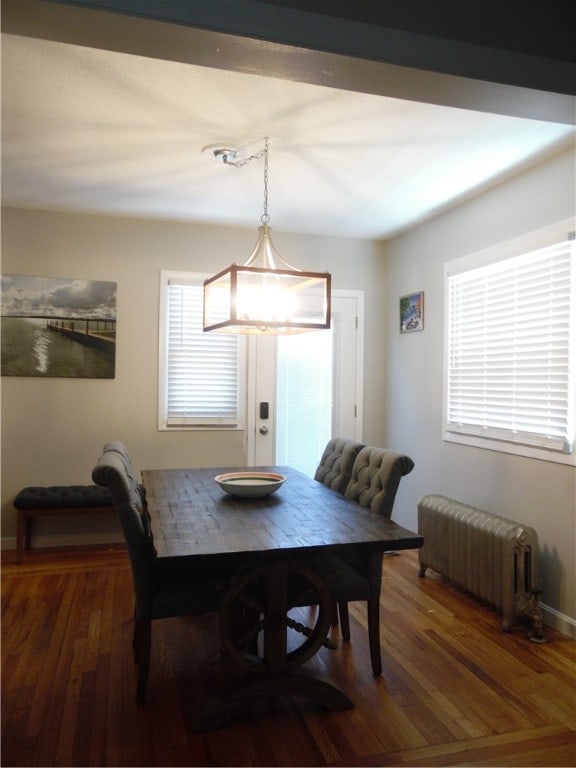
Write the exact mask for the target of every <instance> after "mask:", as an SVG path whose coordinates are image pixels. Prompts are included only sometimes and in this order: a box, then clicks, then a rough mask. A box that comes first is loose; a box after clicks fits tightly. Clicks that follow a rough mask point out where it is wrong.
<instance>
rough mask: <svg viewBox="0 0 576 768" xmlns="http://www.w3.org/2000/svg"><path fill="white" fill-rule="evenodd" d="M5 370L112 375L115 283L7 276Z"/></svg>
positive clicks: (3, 336) (4, 287) (3, 309)
mask: <svg viewBox="0 0 576 768" xmlns="http://www.w3.org/2000/svg"><path fill="white" fill-rule="evenodd" d="M0 323H1V339H2V360H1V368H2V376H61V377H73V378H78V377H80V378H94V379H113V378H114V375H115V368H116V283H111V282H104V281H100V280H74V279H72V278H54V277H29V276H26V275H3V276H2V306H1V312H0Z"/></svg>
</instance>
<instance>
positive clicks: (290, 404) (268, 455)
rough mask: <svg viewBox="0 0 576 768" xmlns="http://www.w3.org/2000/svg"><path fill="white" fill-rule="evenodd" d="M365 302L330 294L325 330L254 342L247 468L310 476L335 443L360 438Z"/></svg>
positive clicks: (349, 294) (353, 295) (357, 295)
mask: <svg viewBox="0 0 576 768" xmlns="http://www.w3.org/2000/svg"><path fill="white" fill-rule="evenodd" d="M363 298H364V297H363V293H362V292H361V291H333V293H332V322H331V328H330V330H328V331H316V332H313V333H304V334H295V335H293V336H278V337H275V336H254V337H251V338H250V339H249V371H250V373H249V382H248V392H249V393H250V394H249V398H248V424H247V457H248V464H250V465H253V466H262V465H269V464H288V465H290V466H293V467H296V468H297V469H300V470H301V471H303V472H306V473H307V474H310V475H312V474H313V473H314V470H315V468H316V466H317V464H318V460H319V459H320V456H321V454H322V451H323V450H324V446H325V445H326V442H327V441H328V439H329V438H330V437H332V436H339V437H350V438H354V439H357V440H361V438H362V388H363V378H362V377H363V315H364V304H363Z"/></svg>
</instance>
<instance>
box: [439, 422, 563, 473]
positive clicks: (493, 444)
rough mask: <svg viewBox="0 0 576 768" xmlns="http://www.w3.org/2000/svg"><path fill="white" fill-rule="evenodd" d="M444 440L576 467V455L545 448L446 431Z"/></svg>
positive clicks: (443, 436) (443, 435)
mask: <svg viewBox="0 0 576 768" xmlns="http://www.w3.org/2000/svg"><path fill="white" fill-rule="evenodd" d="M442 439H443V440H444V441H445V442H447V443H458V444H460V445H468V446H472V447H474V448H484V449H485V450H488V451H497V452H498V453H511V454H514V455H516V456H525V457H526V458H530V459H537V460H538V461H551V462H553V463H554V464H566V465H568V466H571V467H574V466H576V453H575V452H574V451H572V453H560V452H556V451H547V450H544V449H543V448H534V447H532V446H529V445H518V444H516V443H506V442H504V441H502V440H491V439H489V438H486V437H478V436H477V435H462V434H459V433H457V432H448V431H444V433H443V434H442Z"/></svg>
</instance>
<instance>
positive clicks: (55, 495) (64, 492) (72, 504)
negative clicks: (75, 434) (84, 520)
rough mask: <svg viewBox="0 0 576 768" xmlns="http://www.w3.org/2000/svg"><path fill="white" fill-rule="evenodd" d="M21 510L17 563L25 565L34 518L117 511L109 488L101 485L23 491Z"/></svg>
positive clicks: (17, 500)
mask: <svg viewBox="0 0 576 768" xmlns="http://www.w3.org/2000/svg"><path fill="white" fill-rule="evenodd" d="M14 507H15V508H16V510H17V523H18V524H17V532H16V562H18V563H20V562H22V553H23V551H24V549H29V548H30V533H31V531H30V524H31V520H32V518H33V517H40V516H43V515H67V514H81V513H86V512H114V511H115V509H114V505H113V502H112V497H111V496H110V494H109V492H108V489H107V488H101V487H100V486H98V485H53V486H29V487H27V488H23V489H22V490H21V491H20V492H19V493H18V494H17V495H16V497H15V499H14Z"/></svg>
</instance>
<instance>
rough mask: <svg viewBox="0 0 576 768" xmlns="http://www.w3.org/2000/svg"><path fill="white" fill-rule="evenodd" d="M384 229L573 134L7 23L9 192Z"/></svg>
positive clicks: (274, 222)
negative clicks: (235, 154) (227, 153)
mask: <svg viewBox="0 0 576 768" xmlns="http://www.w3.org/2000/svg"><path fill="white" fill-rule="evenodd" d="M264 136H269V138H270V177H269V214H270V224H271V226H272V227H273V228H274V229H279V230H286V231H298V232H305V233H317V234H330V235H337V236H343V237H362V238H387V237H391V236H393V235H395V234H397V233H399V232H402V231H403V230H405V229H407V228H410V227H411V226H414V225H415V224H417V223H418V222H421V221H423V220H425V219H427V218H429V217H431V216H434V215H436V214H437V213H439V212H440V211H443V210H446V209H448V208H450V207H452V206H455V205H458V204H459V203H460V202H462V201H463V200H466V199H468V198H470V197H471V196H473V195H475V194H477V193H479V192H481V191H482V190H485V189H486V188H488V187H489V186H491V185H494V184H497V183H499V182H501V181H502V180H504V179H506V178H508V177H509V176H510V175H513V174H515V173H517V172H518V171H520V170H522V169H523V168H527V167H529V166H530V165H532V164H534V163H537V162H540V161H541V160H542V159H543V158H544V157H546V156H549V155H550V154H552V153H555V152H557V151H560V150H561V149H563V148H565V147H567V146H570V145H574V142H575V140H576V133H575V128H574V126H573V125H569V124H566V123H565V122H547V121H545V120H542V119H538V120H536V119H531V118H527V117H519V116H516V115H514V114H496V113H494V112H490V111H479V110H474V109H470V108H462V107H454V106H446V105H438V104H434V103H423V102H421V101H417V100H414V99H403V98H394V97H390V96H386V95H380V94H371V93H364V92H359V91H358V90H346V89H342V88H335V87H328V86H325V85H318V84H316V83H310V82H308V83H303V82H296V81H294V80H287V79H279V78H278V77H271V76H267V75H265V74H263V73H262V71H259V72H258V73H257V74H253V73H250V72H247V71H243V72H238V71H231V70H230V69H227V68H212V67H208V66H200V65H197V64H194V63H189V62H183V61H176V60H171V61H170V60H166V59H164V58H161V57H159V58H155V57H153V56H149V55H147V56H142V55H136V54H133V53H127V52H124V51H120V50H104V49H102V48H98V47H91V46H90V45H86V44H83V45H76V44H74V43H71V42H61V41H59V40H51V39H39V38H36V37H32V36H23V35H19V34H10V33H4V34H3V35H2V198H3V204H4V205H10V206H19V207H32V208H43V209H49V210H72V211H86V212H94V213H108V214H117V215H129V216H138V217H141V216H142V217H161V218H168V219H180V220H187V221H202V222H214V223H226V224H234V225H245V226H249V227H252V226H254V227H255V226H256V225H257V224H258V223H259V220H260V216H261V214H262V205H263V163H262V160H254V161H252V162H249V163H248V164H246V165H244V166H243V167H241V168H234V167H229V166H226V165H223V164H222V163H217V162H215V161H214V159H213V157H212V154H211V153H202V148H203V147H205V146H206V145H210V144H221V145H226V146H235V147H239V148H240V149H241V151H242V152H243V153H244V154H245V155H247V156H248V155H250V154H252V153H254V152H256V151H258V150H259V149H261V147H262V146H263V137H264Z"/></svg>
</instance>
